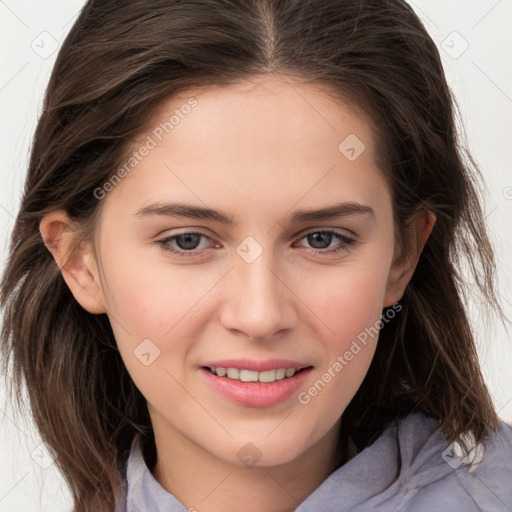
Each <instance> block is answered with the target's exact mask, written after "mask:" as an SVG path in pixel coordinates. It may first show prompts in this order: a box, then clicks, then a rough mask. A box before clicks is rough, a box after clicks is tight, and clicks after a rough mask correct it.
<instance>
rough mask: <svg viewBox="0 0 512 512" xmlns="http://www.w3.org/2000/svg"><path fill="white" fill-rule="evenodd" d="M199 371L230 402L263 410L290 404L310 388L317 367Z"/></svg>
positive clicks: (210, 367)
mask: <svg viewBox="0 0 512 512" xmlns="http://www.w3.org/2000/svg"><path fill="white" fill-rule="evenodd" d="M199 370H200V372H201V374H202V376H203V378H204V379H205V383H206V384H207V385H208V386H209V387H210V388H211V389H213V390H214V391H215V392H217V393H218V394H219V395H220V396H222V397H223V398H224V399H227V400H228V401H229V402H231V403H235V404H237V405H239V406H240V405H241V406H245V407H252V408H263V407H271V406H274V405H277V404H281V403H286V402H289V400H290V399H291V398H292V396H293V395H294V394H296V393H297V392H298V391H299V389H301V388H302V387H303V386H305V385H306V379H307V378H308V375H309V373H310V372H311V371H312V370H313V366H311V365H310V366H304V367H302V368H293V367H288V368H284V367H281V368H275V369H271V370H264V371H261V372H258V371H255V370H247V369H244V368H233V367H228V368H225V367H222V366H221V367H217V366H215V367H213V366H201V367H199ZM287 373H288V375H287Z"/></svg>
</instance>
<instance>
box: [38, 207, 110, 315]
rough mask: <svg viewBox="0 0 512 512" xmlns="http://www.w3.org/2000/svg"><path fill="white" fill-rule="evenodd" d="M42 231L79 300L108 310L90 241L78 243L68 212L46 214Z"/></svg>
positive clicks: (86, 305) (88, 308) (95, 309)
mask: <svg viewBox="0 0 512 512" xmlns="http://www.w3.org/2000/svg"><path fill="white" fill-rule="evenodd" d="M39 231H40V233H41V236H42V238H43V242H44V244H45V246H46V248H47V249H48V250H49V251H50V253H51V254H52V256H53V258H54V259H55V261H56V262H57V265H58V266H59V268H60V270H61V272H62V277H63V278H64V280H65V281H66V284H67V285H68V287H69V289H70V290H71V293H72V294H73V296H74V297H75V299H76V300H77V301H78V303H79V304H80V305H81V306H82V307H83V308H84V309H85V310H86V311H88V312H89V313H93V314H99V313H106V307H105V300H104V297H103V291H102V288H101V283H100V281H99V276H98V272H97V267H96V262H95V258H94V254H93V253H92V247H91V244H90V243H82V244H80V245H77V243H76V238H75V236H74V233H73V230H72V228H71V221H70V219H69V217H68V215H67V213H66V212H65V211H64V210H56V211H53V212H50V213H48V214H46V215H45V216H44V217H43V219H42V220H41V222H40V224H39Z"/></svg>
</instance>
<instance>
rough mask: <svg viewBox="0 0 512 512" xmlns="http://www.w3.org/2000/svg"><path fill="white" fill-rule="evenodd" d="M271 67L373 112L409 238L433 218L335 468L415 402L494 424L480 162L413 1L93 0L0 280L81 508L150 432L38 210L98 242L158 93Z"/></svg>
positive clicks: (97, 501) (11, 354) (37, 405)
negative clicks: (425, 214)
mask: <svg viewBox="0 0 512 512" xmlns="http://www.w3.org/2000/svg"><path fill="white" fill-rule="evenodd" d="M264 73H279V74H281V75H283V76H289V77H295V78H296V79H298V80H304V81H307V82H309V83H315V84H319V85H322V86H325V87H327V88H329V89H330V90H332V91H333V92H334V91H336V92H337V93H339V95H340V97H344V98H350V99H351V100H352V101H353V102H354V103H355V104H356V105H358V106H360V107H362V108H363V109H364V110H365V112H366V113H367V114H368V115H369V117H370V119H371V120H372V121H373V125H374V126H375V127H376V129H377V130H378V134H379V137H378V141H379V144H380V154H381V156H382V165H381V166H382V168H383V169H382V170H383V172H384V173H385V174H386V176H387V178H388V180H389V183H390V184H391V189H392V194H393V200H394V215H395V223H396V227H397V239H400V236H401V235H402V234H403V233H404V230H405V229H406V227H407V221H408V219H410V218H411V215H412V214H413V213H415V212H417V211H418V210H421V209H428V210H431V211H432V212H434V214H435V215H436V217H437V222H436V225H435V227H434V230H433V233H432V235H431V236H430V239H429V241H428V243H427V244H426V246H425V248H424V251H423V254H422V256H421V258H420V261H419V263H418V266H417V268H416V271H415V273H414V275H413V277H412V280H411V282H410V283H409V285H408V287H407V289H406V291H405V294H404V296H403V298H402V300H401V305H402V310H401V312H400V314H399V315H397V318H396V319H395V320H394V321H392V322H389V323H386V324H385V325H384V326H383V327H382V329H381V332H380V337H379V343H378V345H377V350H376V353H375V356H374V359H373V361H372V364H371V366H370V369H369V371H368V374H367V376H366V378H365V380H364V382H363V383H362V385H361V387H360V389H359V390H358V392H357V394H356V395H355V397H354V398H353V400H352V401H351V402H350V404H349V405H348V407H347V409H346V410H345V411H344V413H343V422H342V431H341V436H340V446H339V460H340V463H343V461H345V460H347V459H348V457H350V456H352V455H354V454H355V453H357V452H358V451H360V450H361V449H362V448H364V447H365V446H366V445H367V444H368V443H369V442H370V441H371V440H372V439H373V438H374V437H375V436H377V435H378V434H379V433H381V432H382V430H383V429H384V427H385V426H386V425H387V424H388V423H389V422H390V421H391V420H392V419H393V418H400V417H403V416H404V415H406V414H408V413H410V412H411V411H423V412H424V413H426V414H427V415H429V416H430V417H432V418H434V419H435V420H436V421H438V422H439V424H440V427H441V429H442V431H443V432H444V434H445V435H446V437H447V439H448V440H449V441H451V440H454V439H457V438H458V437H459V436H460V435H461V434H463V433H467V432H472V433H473V435H474V436H475V438H476V440H477V441H481V440H482V439H483V438H484V437H485V436H486V435H487V434H488V433H489V432H491V431H492V430H493V429H495V428H496V426H497V421H498V419H497V415H496V412H495V410H494V408H493V405H492V402H491V399H490V396H489V394H488V391H487V389H486V386H485V384H484V381H483V378H482V375H481V373H480V369H479V364H478V358H477V353H476V350H475V344H474V339H473V333H472V330H471V328H470V326H469V321H468V317H467V313H466V308H465V291H464V290H465V285H464V281H463V280H462V277H461V274H460V269H461V268H462V264H463V262H464V261H465V260H466V261H469V263H470V266H469V268H470V269H471V270H472V272H473V275H474V278H475V280H476V283H477V285H478V288H479V290H480V292H481V295H482V297H483V298H484V302H486V303H487V304H488V305H490V306H493V307H494V308H495V309H499V305H498V302H497V300H496V294H495V288H494V286H495V285H494V260H493V253H492V249H491V246H490V244H489V240H488V237H487V234H486V228H485V224H484V217H483V215H482V210H481V206H480V202H479V201H480V200H479V196H478V194H477V190H476V188H475V187H476V183H477V182H478V180H479V179H480V178H479V173H478V170H477V168H476V166H475V164H474V162H473V161H472V160H471V158H470V157H469V156H468V155H467V154H465V153H463V150H461V149H460V141H459V139H458V138H457V135H456V132H455V122H454V121H455V110H454V101H453V99H452V96H451V92H450V90H449V88H448V85H447V83H446V79H445V76H444V73H443V69H442V65H441V60H440V57H439V53H438V51H437V49H436V46H435V44H434V42H433V41H432V40H431V38H430V37H429V35H428V34H427V32H426V30H425V28H424V27H423V25H422V24H421V22H420V20H419V19H418V17H417V16H416V15H415V13H414V12H413V10H412V9H411V8H410V7H409V6H408V5H407V4H406V3H405V2H404V1H401V0H361V1H358V2H355V1H353V0H322V1H317V0H316V1H315V0H194V1H193V2H192V1H190V2H187V1H177V0H153V1H152V2H147V1H142V0H132V1H130V0H111V1H108V2H106V1H89V2H88V3H87V4H86V5H85V7H84V8H83V10H82V12H81V14H80V15H79V17H78V19H77V21H76V23H75V24H74V26H73V28H72V29H71V31H70V33H69V35H68V37H67V38H66V40H65V41H64V43H63V45H62V47H61V49H60V52H59V55H58V58H57V61H56V63H55V67H54V69H53V73H52V75H51V79H50V82H49V84H48V88H47V91H46V96H45V100H44V108H43V112H42V114H41V117H40V119H39V122H38V125H37V129H36V132H35V135H34V139H33V145H32V149H31V158H30V164H29V169H28V175H27V178H26V184H25V190H24V194H23V199H22V204H21V208H20V212H19V214H18V217H17V219H16V224H15V226H14V230H13V233H12V240H11V248H10V256H9V260H8V264H7V267H6V269H5V273H4V276H3V281H2V288H1V304H2V306H3V307H4V323H3V328H2V344H1V349H2V362H3V365H4V371H5V373H6V374H7V371H8V365H9V362H12V376H13V379H12V381H11V383H12V384H13V386H14V390H15V395H16V396H17V397H18V400H19V397H20V395H21V389H22V385H23V384H24V383H25V384H26V387H27V390H28V393H29V401H30V408H31V411H32V413H33V417H34V420H35V423H36V425H37V427H38V429H39V431H40V433H41V435H42V438H43V440H44V441H45V442H46V443H48V444H49V446H51V447H52V448H53V449H54V450H55V451H56V453H57V455H58V459H57V461H56V463H57V464H58V466H59V468H60V470H61V471H62V473H63V475H64V477H65V478H66V480H67V482H68V484H69V486H70V489H71V492H72V494H73V498H74V503H75V510H76V511H80V512H81V511H99V510H109V509H112V508H113V507H114V505H115V503H116V500H118V499H119V498H116V495H117V496H121V494H122V493H121V489H122V483H123V481H124V480H123V479H124V476H125V475H124V474H123V463H124V460H125V456H126V453H127V450H128V449H129V447H130V443H131V441H132V439H133V437H134V435H135V433H136V432H141V433H142V434H143V435H144V436H145V437H146V438H148V439H151V435H152V428H151V422H150V418H149V414H148V411H147V406H146V401H145V399H144V397H143V396H142V394H141V393H140V392H139V390H138V389H137V388H136V387H135V385H134V383H133V382H132V380H131V378H130V376H129V374H128V372H127V371H126V369H125V366H124V364H123V361H122V359H121V357H120V355H119V352H118V350H117V346H116V341H115V338H114V336H113V333H112V329H111V327H110V323H109V321H108V318H107V316H106V315H104V314H101V315H93V314H90V313H88V312H87V311H85V310H84V309H83V308H82V307H81V306H80V305H79V304H78V302H77V301H76V300H75V299H74V297H73V295H72V294H71V292H70V290H69V288H68V287H67V285H66V284H65V282H64V280H63V278H62V275H61V272H60V269H59V267H58V266H57V264H56V262H55V260H54V259H53V257H52V255H51V254H50V252H49V251H48V250H47V249H46V247H45V245H44V244H43V241H42V239H41V236H40V232H39V223H40V221H41V219H42V217H43V216H44V215H45V214H46V213H48V212H50V211H52V210H56V209H61V208H63V209H65V210H66V211H67V212H68V214H69V215H70V217H71V218H72V219H73V220H74V221H76V223H77V224H78V225H80V226H82V227H83V231H84V233H85V234H86V235H89V236H90V237H93V235H94V226H95V221H96V219H97V218H98V215H99V212H100V206H101V203H102V201H98V200H97V199H96V197H95V194H94V190H95V189H96V188H97V187H99V186H101V185H102V184H103V183H105V181H106V180H108V179H109V177H110V176H111V175H112V173H113V171H114V170H116V169H118V166H119V165H120V164H121V162H122V161H123V159H124V158H125V154H126V151H127V142H128V141H130V139H131V138H132V137H133V136H134V135H135V134H137V133H138V132H139V131H140V130H141V127H143V126H145V125H146V124H147V123H148V122H149V121H150V119H151V116H152V115H153V113H154V112H155V109H156V108H157V107H158V106H159V105H161V103H162V101H163V100H166V99H169V98H170V97H171V96H173V95H174V94H176V93H178V92H181V91H184V90H186V89H187V88H190V87H194V86H209V85H214V84H215V85H229V84H231V83H234V82H236V81H239V80H240V79H250V78H251V77H255V76H257V75H261V74H264ZM11 392H12V391H11ZM18 406H19V407H22V404H20V403H19V402H18Z"/></svg>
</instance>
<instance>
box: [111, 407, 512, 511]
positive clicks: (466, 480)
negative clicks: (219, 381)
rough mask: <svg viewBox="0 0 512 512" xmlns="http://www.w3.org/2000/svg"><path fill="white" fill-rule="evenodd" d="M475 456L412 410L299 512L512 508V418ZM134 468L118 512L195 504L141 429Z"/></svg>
mask: <svg viewBox="0 0 512 512" xmlns="http://www.w3.org/2000/svg"><path fill="white" fill-rule="evenodd" d="M470 455H471V456H470V457H467V456H465V454H464V453H463V452H462V451H461V450H460V448H459V447H458V446H457V445H456V444H453V443H452V444H451V445H448V443H447V442H446V440H445V439H444V437H443V435H442V434H441V432H440V430H439V429H438V425H437V424H436V422H435V421H434V420H432V419H431V418H428V417H427V416H425V415H423V414H419V413H415V414H410V415H409V416H407V417H406V418H404V419H402V420H395V421H394V422H393V423H391V424H390V425H389V426H388V427H387V428H386V429H385V431H384V432H383V433H382V434H381V435H380V436H379V437H378V438H377V439H376V440H375V441H374V442H373V443H372V444H371V445H369V446H367V447H366V448H365V449H364V450H363V451H361V453H359V454H358V455H357V456H356V457H354V458H353V459H352V460H350V461H349V462H348V463H347V464H345V465H343V466H341V467H340V468H339V469H337V470H336V471H334V472H333V473H331V475H329V476H328V477H327V478H326V479H325V480H324V482H323V483H322V484H321V485H320V486H319V487H318V488H317V489H316V490H315V491H313V493H312V494H310V495H309V496H308V497H307V498H306V500H305V501H303V502H302V503H301V504H300V505H298V507H297V508H296V509H295V512H341V511H349V510H350V511H352V510H353V511H372V510H380V511H390V512H405V511H412V512H432V511H434V512H457V511H460V512H473V511H485V512H498V511H499V512H502V511H503V512H504V511H511V512H512V425H509V424H507V423H501V425H500V429H499V431H498V432H496V433H495V434H493V435H491V436H490V437H488V438H487V439H486V440H485V442H484V446H483V449H482V446H478V447H476V448H475V450H473V451H472V452H471V454H470ZM126 472H127V473H126V474H127V480H126V490H127V492H126V493H125V502H124V503H123V504H122V505H120V506H119V507H118V508H117V509H116V512H146V511H147V512H187V511H188V509H187V508H186V507H185V506H184V505H183V504H182V503H181V502H180V501H179V500H177V499H176V498H175V497H174V496H173V495H172V494H170V493H168V492H167V491H166V490H165V489H164V488H163V487H162V486H161V485H160V484H159V483H158V482H157V481H156V480H155V478H154V477H153V475H152V474H151V472H150V470H149V469H148V467H147V465H146V463H145V461H144V458H143V455H142V451H141V439H140V435H139V434H137V435H136V437H135V438H134V440H133V442H132V446H131V450H130V453H129V457H128V460H127V466H126ZM262 512H272V511H262Z"/></svg>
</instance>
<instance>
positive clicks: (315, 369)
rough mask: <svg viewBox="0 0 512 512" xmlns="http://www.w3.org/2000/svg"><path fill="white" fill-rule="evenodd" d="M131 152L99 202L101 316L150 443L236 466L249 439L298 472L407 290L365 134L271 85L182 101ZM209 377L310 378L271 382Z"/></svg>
mask: <svg viewBox="0 0 512 512" xmlns="http://www.w3.org/2000/svg"><path fill="white" fill-rule="evenodd" d="M191 98H193V99H191ZM187 105H188V106H187ZM176 111H177V112H176ZM173 114H175V117H174V119H173V120H171V122H169V120H170V118H171V116H172V115H173ZM166 122H167V125H165V123H166ZM143 147H146V148H147V149H146V150H143V149H142V148H143ZM133 150H134V151H137V155H138V156H137V157H136V163H135V164H134V162H135V161H132V162H128V165H127V166H126V167H125V170H126V169H128V168H129V169H130V170H129V172H126V173H121V175H123V174H126V175H125V176H124V177H123V178H122V179H121V180H120V182H119V183H118V184H117V185H115V186H113V185H112V184H111V185H110V186H109V185H107V186H106V189H110V188H111V190H109V192H108V194H107V195H106V197H105V198H103V199H100V200H101V201H103V205H102V207H103V210H102V213H101V219H100V222H99V225H98V228H97V232H96V251H97V252H96V258H97V259H95V260H94V265H93V266H92V267H91V268H93V270H92V274H93V276H94V282H95V283H96V284H97V286H98V288H97V290H96V291H95V292H94V297H95V299H94V300H95V304H97V305H98V306H97V310H96V311H93V312H100V310H104V311H106V312H107V314H108V316H109V319H110V321H111V324H112V328H113V331H114V334H115V337H116V340H117V343H118V346H119V350H120V353H121V356H122V358H123V360H124V363H125V365H126V367H127V369H128V371H129V373H130V375H131V377H132V379H133V381H134V383H135V384H136V386H137V387H138V388H139V389H140V391H141V392H142V394H143V395H144V396H145V398H146V399H147V401H148V407H149V410H150V414H151V418H152V422H153V426H154V428H155V432H156V433H157V432H158V433H159V435H165V434H169V435H170V436H175V437H181V438H184V439H186V440H187V442H188V443H190V444H191V445H193V446H195V447H197V448H199V449H201V450H204V451H205V452H206V453H208V454H210V455H211V456H214V457H216V458H219V459H222V460H224V461H226V462H230V463H234V464H242V458H241V453H242V456H243V449H248V448H247V443H248V442H251V443H252V445H254V446H255V447H256V449H257V451H258V452H259V455H258V457H260V459H259V464H261V465H275V464H281V463H285V462H288V461H292V460H293V459H295V458H297V457H299V456H300V455H301V454H303V453H304V452H305V451H306V450H308V449H309V448H311V447H312V446H314V445H315V444H316V443H318V442H319V441H320V440H321V439H323V438H325V436H327V435H328V434H329V433H332V432H335V431H336V430H337V426H338V424H339V420H340V417H341V415H342V413H343V411H344V409H345V407H346V406H347V404H348V403H349V401H350V400H351V399H352V397H353V396H354V394H355V393H356V391H357V389H358V388H359V386H360V384H361V382H362V380H363V378H364V376H365V374H366V372H367V370H368V367H369V365H370V362H371V359H372V356H373V354H374V350H375V346H376V342H377V336H376V335H375V332H376V329H375V326H377V327H378V325H379V319H380V315H381V313H382V309H383V307H384V306H390V305H392V304H393V303H394V302H395V301H396V300H398V299H399V298H400V295H401V293H402V292H403V288H404V286H405V282H404V275H405V274H406V272H405V270H404V268H403V264H401V263H400V260H399V258H397V255H396V254H395V252H394V248H395V240H394V237H393V231H394V230H393V212H392V201H391V195H390V190H389V187H388V185H387V184H386V181H385V180H384V178H383V176H382V173H381V171H380V170H379V169H378V168H377V167H376V161H377V155H376V154H375V152H376V147H375V140H374V135H373V133H372V126H371V124H369V122H368V121H367V120H366V119H365V117H364V116H363V115H362V114H361V113H358V112H357V110H355V109H353V108H349V107H348V106H347V105H345V104H343V103H341V102H340V100H335V99H333V98H332V97H330V96H328V95H327V94H326V93H325V92H323V91H322V89H320V88H318V87H316V86H313V85H299V84H296V83H295V84H293V86H292V85H291V84H290V83H289V82H288V81H287V80H284V79H283V78H277V77H265V78H262V79H258V80H257V81H252V82H240V83H239V84H237V85H236V86H235V85H233V86H230V87H223V88H222V87H217V88H208V89H197V90H189V91H187V92H186V94H185V93H184V94H182V95H180V96H176V97H174V98H172V100H170V101H168V102H166V103H165V104H163V105H161V108H160V110H159V112H158V115H157V116H155V118H154V122H153V124H152V125H151V127H150V128H149V129H148V130H147V132H145V133H143V134H142V135H141V136H140V137H138V138H137V141H136V142H135V143H134V145H133ZM133 164H134V165H133ZM99 195H101V193H99ZM187 208H188V210H187ZM200 209H201V210H200ZM213 212H218V213H213ZM314 212H317V213H316V214H315V213H314ZM401 265H402V266H401ZM79 293H80V292H77V295H76V296H77V298H79ZM88 295H89V299H85V298H84V299H83V300H82V304H84V303H85V302H86V301H87V300H89V301H91V300H92V299H90V297H91V296H92V295H93V293H92V292H91V293H89V294H88ZM90 304H92V302H90ZM85 307H87V305H86V306H85ZM94 307H95V306H92V305H90V306H89V309H90V310H93V309H94ZM369 332H370V333H371V334H370V335H369V334H368V333H369ZM365 333H366V335H365ZM237 359H239V360H243V361H233V360H237ZM226 360H231V361H227V362H226ZM276 360H287V361H276ZM216 363H217V364H216ZM258 365H260V366H258ZM207 366H220V367H225V366H228V367H238V368H241V369H251V368H252V369H257V368H259V369H261V370H265V372H264V373H258V374H256V378H257V379H259V380H266V379H269V380H272V378H276V376H277V377H280V373H281V374H282V373H283V372H282V370H281V371H279V370H277V372H274V374H272V369H274V370H275V369H276V368H290V367H292V368H293V367H295V368H296V369H298V368H303V370H302V371H300V372H297V373H296V374H295V375H294V376H292V377H290V378H285V379H281V378H279V380H278V381H276V382H269V383H262V382H242V381H240V380H232V379H229V378H228V377H226V376H224V377H223V376H214V375H213V373H211V371H210V370H208V369H206V368H205V367H207ZM220 373H221V374H222V373H223V370H220ZM288 373H291V372H288ZM230 374H231V376H234V377H236V371H234V372H233V370H231V371H230ZM243 375H244V379H245V378H248V379H253V378H254V375H255V374H254V373H253V372H245V373H244V374H243ZM238 377H239V378H240V376H238ZM244 447H245V448H244ZM241 449H242V452H241ZM251 449H254V448H251Z"/></svg>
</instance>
